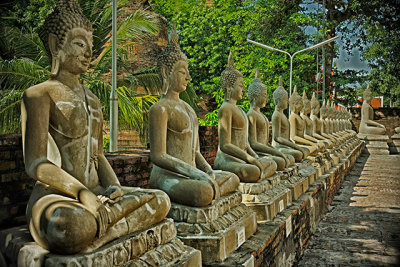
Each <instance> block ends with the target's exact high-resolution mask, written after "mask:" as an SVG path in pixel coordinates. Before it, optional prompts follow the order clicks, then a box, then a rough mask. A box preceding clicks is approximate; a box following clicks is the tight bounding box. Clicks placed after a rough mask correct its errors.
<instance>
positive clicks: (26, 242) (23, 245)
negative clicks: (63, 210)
mask: <svg viewBox="0 0 400 267" xmlns="http://www.w3.org/2000/svg"><path fill="white" fill-rule="evenodd" d="M0 242H1V245H0V248H1V253H2V254H3V255H5V257H6V260H7V262H8V263H9V266H17V265H18V266H77V267H78V266H82V267H83V266H85V267H86V266H125V267H128V266H201V252H200V251H198V250H196V249H193V248H191V247H188V246H186V245H185V244H184V243H183V242H182V241H180V240H179V239H178V238H177V237H176V228H175V225H174V223H173V221H172V220H171V219H165V220H164V221H162V222H160V223H158V224H155V225H153V226H151V227H149V228H147V229H145V230H142V231H138V232H135V233H133V234H130V235H126V236H123V237H121V238H119V239H117V240H114V241H112V242H110V243H108V244H106V245H104V246H103V247H101V248H99V249H97V250H95V251H93V252H91V253H85V254H75V255H57V254H52V253H50V252H49V251H47V250H45V249H43V248H42V247H40V246H39V245H37V244H36V243H35V242H34V241H33V239H32V237H31V235H30V234H29V231H28V230H27V228H26V226H25V227H15V228H11V229H7V230H4V231H2V232H0Z"/></svg>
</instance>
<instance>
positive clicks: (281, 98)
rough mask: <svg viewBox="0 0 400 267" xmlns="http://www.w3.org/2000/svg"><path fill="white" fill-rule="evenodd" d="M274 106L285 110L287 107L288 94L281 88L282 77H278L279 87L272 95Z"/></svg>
mask: <svg viewBox="0 0 400 267" xmlns="http://www.w3.org/2000/svg"><path fill="white" fill-rule="evenodd" d="M273 97H274V103H275V106H276V107H278V108H279V109H282V110H285V109H287V107H288V97H289V96H288V93H287V92H286V90H285V89H284V88H283V85H282V77H279V85H278V87H277V88H276V89H275V91H274V93H273Z"/></svg>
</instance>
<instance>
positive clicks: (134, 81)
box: [124, 69, 162, 95]
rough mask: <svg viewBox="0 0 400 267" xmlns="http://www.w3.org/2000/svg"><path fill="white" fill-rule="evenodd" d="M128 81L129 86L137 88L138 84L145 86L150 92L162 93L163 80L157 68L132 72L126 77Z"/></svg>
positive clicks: (152, 93)
mask: <svg viewBox="0 0 400 267" xmlns="http://www.w3.org/2000/svg"><path fill="white" fill-rule="evenodd" d="M124 80H125V81H126V82H127V83H128V85H129V86H128V87H131V88H135V87H138V86H141V87H143V88H144V89H145V90H146V92H147V93H148V94H151V95H160V94H161V88H162V84H161V80H160V77H159V75H158V73H156V72H155V69H144V70H141V71H138V72H135V73H132V74H130V75H128V76H126V77H125V78H124Z"/></svg>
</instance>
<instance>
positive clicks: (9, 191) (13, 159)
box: [0, 126, 218, 229]
mask: <svg viewBox="0 0 400 267" xmlns="http://www.w3.org/2000/svg"><path fill="white" fill-rule="evenodd" d="M217 132H218V131H217V128H216V127H209V126H207V127H203V126H201V127H200V130H199V139H200V147H201V152H202V154H203V155H204V157H205V158H206V160H207V161H208V162H209V163H210V164H211V165H213V164H214V159H215V155H216V151H217V148H218V137H217ZM149 153H150V151H149V150H146V149H135V150H131V151H123V152H115V153H106V157H107V159H108V161H109V162H110V165H111V166H112V167H113V169H114V171H115V174H116V175H117V177H118V179H119V181H120V183H121V185H124V186H137V187H143V188H149V177H150V172H151V168H152V163H151V161H150V158H149ZM0 177H1V180H0V201H1V202H0V229H4V228H8V227H11V226H17V225H21V224H24V223H25V222H26V219H25V209H26V204H27V202H28V199H29V196H30V194H31V192H32V188H33V186H34V184H35V181H34V180H33V179H31V178H29V177H28V175H27V174H26V173H25V166H24V162H23V158H22V139H21V135H20V134H11V135H0Z"/></svg>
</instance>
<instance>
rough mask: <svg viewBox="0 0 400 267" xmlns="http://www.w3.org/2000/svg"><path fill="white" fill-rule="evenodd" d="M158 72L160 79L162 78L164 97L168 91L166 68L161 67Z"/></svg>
mask: <svg viewBox="0 0 400 267" xmlns="http://www.w3.org/2000/svg"><path fill="white" fill-rule="evenodd" d="M160 72H161V78H162V94H163V95H165V94H166V93H167V91H168V81H167V66H165V65H162V66H161V69H160Z"/></svg>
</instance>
